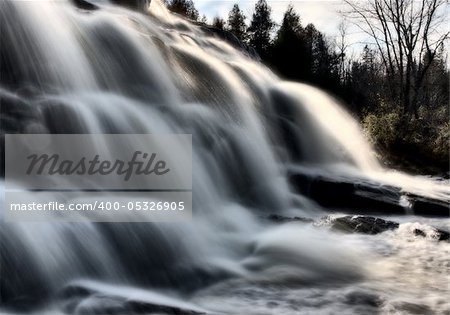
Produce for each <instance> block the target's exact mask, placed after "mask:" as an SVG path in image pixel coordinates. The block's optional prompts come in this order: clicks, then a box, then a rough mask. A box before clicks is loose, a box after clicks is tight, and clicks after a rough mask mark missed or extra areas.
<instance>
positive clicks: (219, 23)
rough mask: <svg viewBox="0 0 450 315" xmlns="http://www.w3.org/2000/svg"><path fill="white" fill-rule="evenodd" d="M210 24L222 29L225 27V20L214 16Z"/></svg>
mask: <svg viewBox="0 0 450 315" xmlns="http://www.w3.org/2000/svg"><path fill="white" fill-rule="evenodd" d="M212 26H213V27H215V28H217V29H219V30H224V29H225V21H224V19H222V18H220V17H218V16H216V17H215V18H214V19H213V21H212Z"/></svg>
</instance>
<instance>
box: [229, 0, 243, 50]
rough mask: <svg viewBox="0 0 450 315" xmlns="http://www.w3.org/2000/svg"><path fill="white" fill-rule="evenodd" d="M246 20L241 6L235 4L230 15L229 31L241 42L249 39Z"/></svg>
mask: <svg viewBox="0 0 450 315" xmlns="http://www.w3.org/2000/svg"><path fill="white" fill-rule="evenodd" d="M245 19H246V17H245V15H244V12H242V10H241V9H240V8H239V6H238V5H237V4H235V5H234V6H233V9H231V11H230V13H229V14H228V22H227V24H228V28H227V29H228V30H229V31H230V32H231V33H233V34H234V35H235V36H236V37H237V38H238V39H239V40H241V41H245V40H246V39H247V25H246V24H245Z"/></svg>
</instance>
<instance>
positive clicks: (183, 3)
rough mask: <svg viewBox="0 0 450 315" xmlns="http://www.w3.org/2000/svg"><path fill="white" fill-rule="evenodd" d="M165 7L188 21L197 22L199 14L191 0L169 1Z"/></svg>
mask: <svg viewBox="0 0 450 315" xmlns="http://www.w3.org/2000/svg"><path fill="white" fill-rule="evenodd" d="M167 7H168V8H169V10H170V11H172V12H175V13H178V14H181V15H183V16H185V17H187V18H188V19H191V20H194V21H197V20H198V18H199V14H198V11H197V9H196V8H195V5H194V2H193V1H192V0H169V2H168V4H167Z"/></svg>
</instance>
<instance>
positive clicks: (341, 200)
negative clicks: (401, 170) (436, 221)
mask: <svg viewBox="0 0 450 315" xmlns="http://www.w3.org/2000/svg"><path fill="white" fill-rule="evenodd" d="M289 180H290V183H291V186H292V187H293V188H294V189H295V190H296V191H298V192H299V193H301V194H302V195H305V196H307V197H309V198H311V199H312V200H314V201H315V202H317V203H318V204H319V205H321V206H322V207H324V208H327V209H330V210H345V212H347V213H355V214H389V215H391V214H415V215H422V216H438V217H448V216H449V215H450V202H449V201H443V200H438V199H433V198H429V197H425V196H419V195H415V194H408V193H405V192H403V191H402V190H401V188H399V187H394V186H387V185H380V184H379V183H376V182H371V181H369V180H367V179H358V180H355V179H346V178H333V177H326V176H324V175H316V176H314V175H311V174H302V173H291V174H290V175H289ZM401 200H405V201H407V203H408V205H406V206H405V205H404V204H403V203H402V202H401Z"/></svg>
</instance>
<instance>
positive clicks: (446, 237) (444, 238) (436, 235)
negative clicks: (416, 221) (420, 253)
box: [413, 229, 450, 241]
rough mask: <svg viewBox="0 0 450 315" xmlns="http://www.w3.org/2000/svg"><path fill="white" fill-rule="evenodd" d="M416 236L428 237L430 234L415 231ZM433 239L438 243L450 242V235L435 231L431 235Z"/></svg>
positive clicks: (438, 230) (439, 230)
mask: <svg viewBox="0 0 450 315" xmlns="http://www.w3.org/2000/svg"><path fill="white" fill-rule="evenodd" d="M413 233H414V235H415V236H421V237H427V236H428V234H427V233H426V232H425V231H423V230H421V229H414V231H413ZM429 236H430V237H431V238H434V239H437V240H438V241H448V240H450V233H449V232H447V231H444V230H441V229H433V231H432V233H430V235H429Z"/></svg>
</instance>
